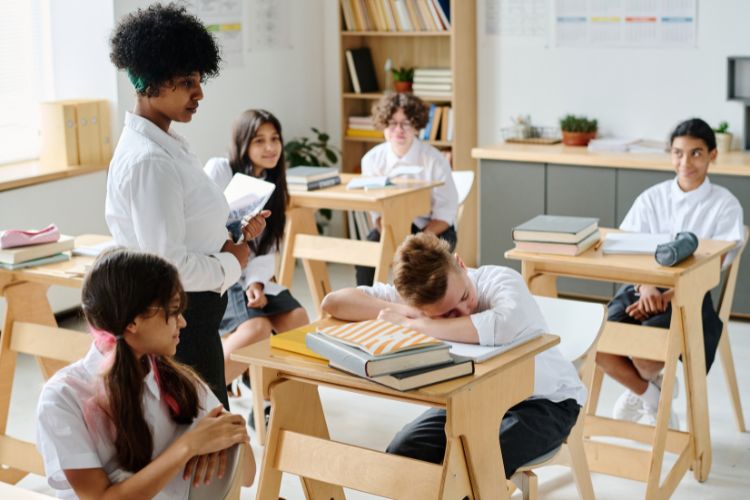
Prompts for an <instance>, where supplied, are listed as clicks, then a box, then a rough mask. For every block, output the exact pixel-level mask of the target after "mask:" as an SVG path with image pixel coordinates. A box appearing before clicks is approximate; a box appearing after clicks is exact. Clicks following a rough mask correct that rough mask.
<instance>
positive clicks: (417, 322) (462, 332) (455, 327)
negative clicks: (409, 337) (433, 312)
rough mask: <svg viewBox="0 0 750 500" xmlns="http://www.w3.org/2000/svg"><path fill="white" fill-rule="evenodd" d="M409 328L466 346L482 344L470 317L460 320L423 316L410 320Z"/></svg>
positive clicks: (460, 318)
mask: <svg viewBox="0 0 750 500" xmlns="http://www.w3.org/2000/svg"><path fill="white" fill-rule="evenodd" d="M407 326H409V327H411V328H414V329H415V330H417V331H418V332H421V333H424V334H425V335H429V336H431V337H435V338H436V339H441V340H448V341H450V342H463V343H465V344H478V343H480V339H479V332H478V331H477V329H476V327H475V326H474V323H473V322H472V320H471V317H470V316H461V317H459V318H428V317H426V316H423V317H420V318H414V319H411V320H409V322H408V323H407Z"/></svg>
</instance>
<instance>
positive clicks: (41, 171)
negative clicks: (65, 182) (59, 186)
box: [0, 160, 109, 191]
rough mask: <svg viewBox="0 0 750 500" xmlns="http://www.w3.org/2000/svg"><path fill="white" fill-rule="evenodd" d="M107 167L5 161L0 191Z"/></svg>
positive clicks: (0, 172) (0, 175) (0, 169)
mask: <svg viewBox="0 0 750 500" xmlns="http://www.w3.org/2000/svg"><path fill="white" fill-rule="evenodd" d="M107 168H109V165H74V166H65V165H58V166H49V165H42V164H41V163H40V162H39V160H29V161H22V162H16V163H7V164H4V165H0V191H7V190H9V189H17V188H20V187H24V186H33V185H35V184H42V183H45V182H50V181H56V180H59V179H67V178H69V177H75V176H78V175H86V174H90V173H93V172H99V171H101V170H106V169H107Z"/></svg>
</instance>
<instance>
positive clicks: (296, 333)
mask: <svg viewBox="0 0 750 500" xmlns="http://www.w3.org/2000/svg"><path fill="white" fill-rule="evenodd" d="M315 330H316V327H315V325H305V326H300V327H299V328H295V329H294V330H289V331H288V332H284V333H279V334H277V335H271V338H270V340H269V342H270V343H271V347H273V348H274V349H282V350H284V351H289V352H294V353H297V354H302V355H304V356H309V357H311V358H316V359H321V360H323V361H327V359H326V358H324V357H323V356H321V355H320V354H318V353H316V352H315V351H311V350H310V349H309V348H308V347H307V343H306V342H305V337H306V336H307V334H308V333H310V332H314V331H315Z"/></svg>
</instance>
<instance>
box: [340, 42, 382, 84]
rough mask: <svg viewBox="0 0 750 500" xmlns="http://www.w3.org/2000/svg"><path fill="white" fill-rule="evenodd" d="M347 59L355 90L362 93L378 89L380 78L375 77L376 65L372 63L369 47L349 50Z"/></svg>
mask: <svg viewBox="0 0 750 500" xmlns="http://www.w3.org/2000/svg"><path fill="white" fill-rule="evenodd" d="M346 61H347V66H348V68H349V77H350V78H351V80H352V89H354V92H356V93H358V94H361V93H365V92H377V91H378V79H377V78H376V77H375V65H374V64H373V63H372V54H371V53H370V48H369V47H361V48H359V49H350V50H347V51H346Z"/></svg>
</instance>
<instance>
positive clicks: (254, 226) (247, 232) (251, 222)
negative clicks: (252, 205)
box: [242, 210, 271, 267]
mask: <svg viewBox="0 0 750 500" xmlns="http://www.w3.org/2000/svg"><path fill="white" fill-rule="evenodd" d="M270 216H271V211H270V210H261V212H260V213H259V214H258V215H256V216H255V217H253V218H251V219H242V234H243V235H244V236H245V241H252V240H254V239H255V237H256V236H258V235H259V234H260V233H262V232H263V230H264V229H265V228H266V219H267V218H269V217H270ZM243 267H244V266H243Z"/></svg>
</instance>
